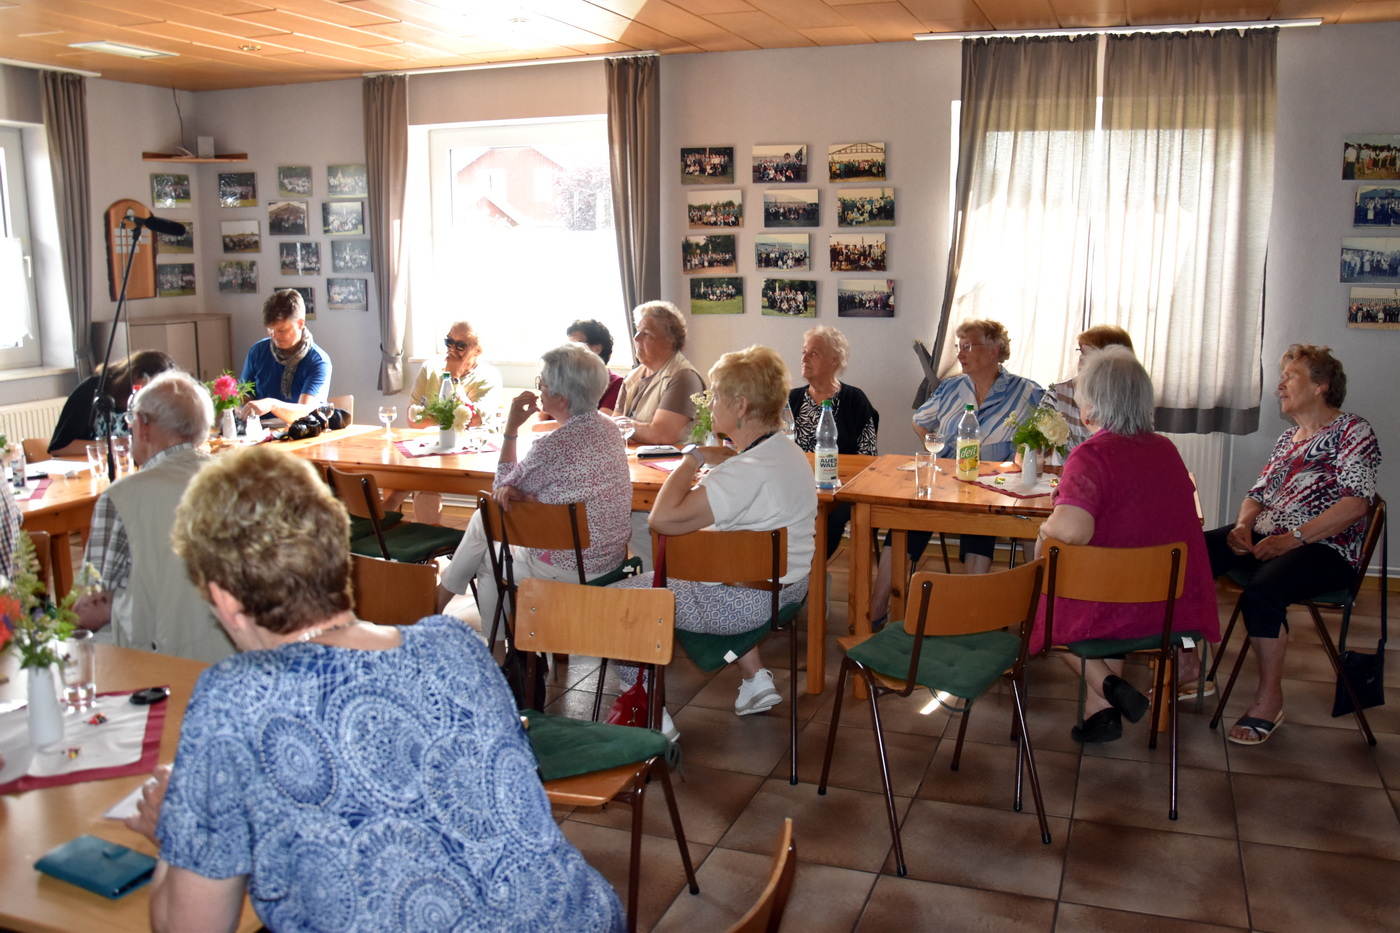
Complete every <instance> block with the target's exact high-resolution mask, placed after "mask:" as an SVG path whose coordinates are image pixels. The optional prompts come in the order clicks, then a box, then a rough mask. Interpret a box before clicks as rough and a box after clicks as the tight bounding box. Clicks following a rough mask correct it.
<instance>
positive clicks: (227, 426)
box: [219, 408, 238, 440]
mask: <svg viewBox="0 0 1400 933" xmlns="http://www.w3.org/2000/svg"><path fill="white" fill-rule="evenodd" d="M219 433H220V434H222V435H223V436H224V437H225V438H228V439H230V440H232V439H233V438H234V437H235V436H237V434H238V422H237V421H235V420H234V417H233V409H232V408H225V409H224V410H223V412H222V413H220V415H219Z"/></svg>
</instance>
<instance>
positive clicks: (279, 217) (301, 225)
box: [267, 201, 311, 236]
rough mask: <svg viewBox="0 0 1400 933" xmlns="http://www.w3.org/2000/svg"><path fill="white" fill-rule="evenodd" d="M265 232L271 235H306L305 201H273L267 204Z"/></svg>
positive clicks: (308, 232) (307, 230) (307, 232)
mask: <svg viewBox="0 0 1400 933" xmlns="http://www.w3.org/2000/svg"><path fill="white" fill-rule="evenodd" d="M267 232H268V233H269V234H271V235H272V236H307V235H308V234H310V232H311V231H310V230H309V229H308V228H307V223H306V202H305V201H273V202H272V203H271V204H269V205H268V206H267Z"/></svg>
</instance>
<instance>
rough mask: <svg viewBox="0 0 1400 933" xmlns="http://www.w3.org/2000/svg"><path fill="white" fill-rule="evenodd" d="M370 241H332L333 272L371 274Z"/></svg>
mask: <svg viewBox="0 0 1400 933" xmlns="http://www.w3.org/2000/svg"><path fill="white" fill-rule="evenodd" d="M371 262H372V260H371V259H370V252H369V240H332V241H331V271H332V272H369V271H370V268H371Z"/></svg>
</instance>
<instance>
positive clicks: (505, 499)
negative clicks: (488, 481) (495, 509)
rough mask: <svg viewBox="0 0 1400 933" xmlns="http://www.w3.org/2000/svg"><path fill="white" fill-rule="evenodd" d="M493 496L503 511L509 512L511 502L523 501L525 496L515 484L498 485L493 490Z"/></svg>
mask: <svg viewBox="0 0 1400 933" xmlns="http://www.w3.org/2000/svg"><path fill="white" fill-rule="evenodd" d="M491 498H492V499H495V500H496V504H497V505H498V506H500V507H501V511H502V512H509V511H510V504H511V503H512V502H519V501H521V500H522V499H524V498H525V496H524V495H523V494H522V493H521V492H520V490H519V489H517V488H515V487H514V486H497V487H496V488H495V489H492V490H491Z"/></svg>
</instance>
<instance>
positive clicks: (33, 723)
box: [25, 667, 63, 748]
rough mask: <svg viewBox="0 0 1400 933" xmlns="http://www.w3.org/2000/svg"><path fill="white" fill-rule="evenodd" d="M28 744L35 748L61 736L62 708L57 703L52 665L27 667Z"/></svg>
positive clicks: (51, 742) (52, 741)
mask: <svg viewBox="0 0 1400 933" xmlns="http://www.w3.org/2000/svg"><path fill="white" fill-rule="evenodd" d="M25 670H26V671H27V672H28V677H27V678H26V679H27V680H28V685H27V686H28V690H29V744H30V745H32V746H34V747H35V748H42V747H44V746H45V745H52V744H54V743H55V742H58V741H60V740H61V739H62V738H63V710H62V709H61V708H60V707H59V705H58V686H57V681H55V680H54V670H53V668H52V667H29V668H25Z"/></svg>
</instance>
